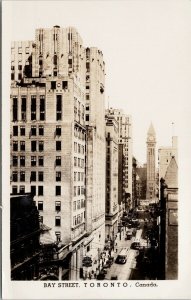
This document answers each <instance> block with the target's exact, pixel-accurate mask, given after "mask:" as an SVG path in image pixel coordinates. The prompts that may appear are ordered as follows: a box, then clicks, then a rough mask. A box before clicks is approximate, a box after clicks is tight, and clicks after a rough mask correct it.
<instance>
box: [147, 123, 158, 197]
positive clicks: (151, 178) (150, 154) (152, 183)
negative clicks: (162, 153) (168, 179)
mask: <svg viewBox="0 0 191 300" xmlns="http://www.w3.org/2000/svg"><path fill="white" fill-rule="evenodd" d="M155 147H156V135H155V130H154V127H153V125H152V123H151V125H150V127H149V130H148V133H147V192H146V198H147V199H148V200H151V199H154V198H155V196H156V167H155V164H156V162H155V160H156V156H155V155H156V153H155V152H156V151H155Z"/></svg>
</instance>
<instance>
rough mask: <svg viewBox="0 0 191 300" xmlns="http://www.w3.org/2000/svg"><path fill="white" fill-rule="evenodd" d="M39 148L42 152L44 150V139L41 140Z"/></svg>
mask: <svg viewBox="0 0 191 300" xmlns="http://www.w3.org/2000/svg"><path fill="white" fill-rule="evenodd" d="M38 148H39V151H40V152H42V151H44V142H43V141H39V145H38Z"/></svg>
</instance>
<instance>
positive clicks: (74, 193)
mask: <svg viewBox="0 0 191 300" xmlns="http://www.w3.org/2000/svg"><path fill="white" fill-rule="evenodd" d="M76 189H77V187H76V186H74V197H75V196H76Z"/></svg>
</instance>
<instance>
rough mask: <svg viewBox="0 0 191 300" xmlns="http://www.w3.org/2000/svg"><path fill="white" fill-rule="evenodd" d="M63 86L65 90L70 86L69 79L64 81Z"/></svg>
mask: <svg viewBox="0 0 191 300" xmlns="http://www.w3.org/2000/svg"><path fill="white" fill-rule="evenodd" d="M62 88H63V90H64V89H67V88H68V81H62Z"/></svg>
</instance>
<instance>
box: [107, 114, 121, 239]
mask: <svg viewBox="0 0 191 300" xmlns="http://www.w3.org/2000/svg"><path fill="white" fill-rule="evenodd" d="M105 119H106V120H105V121H106V194H105V195H106V206H105V230H106V233H105V235H106V238H107V239H110V240H114V237H115V235H116V234H117V232H118V210H119V205H118V122H117V121H116V119H115V118H114V116H110V115H106V117H105Z"/></svg>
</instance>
